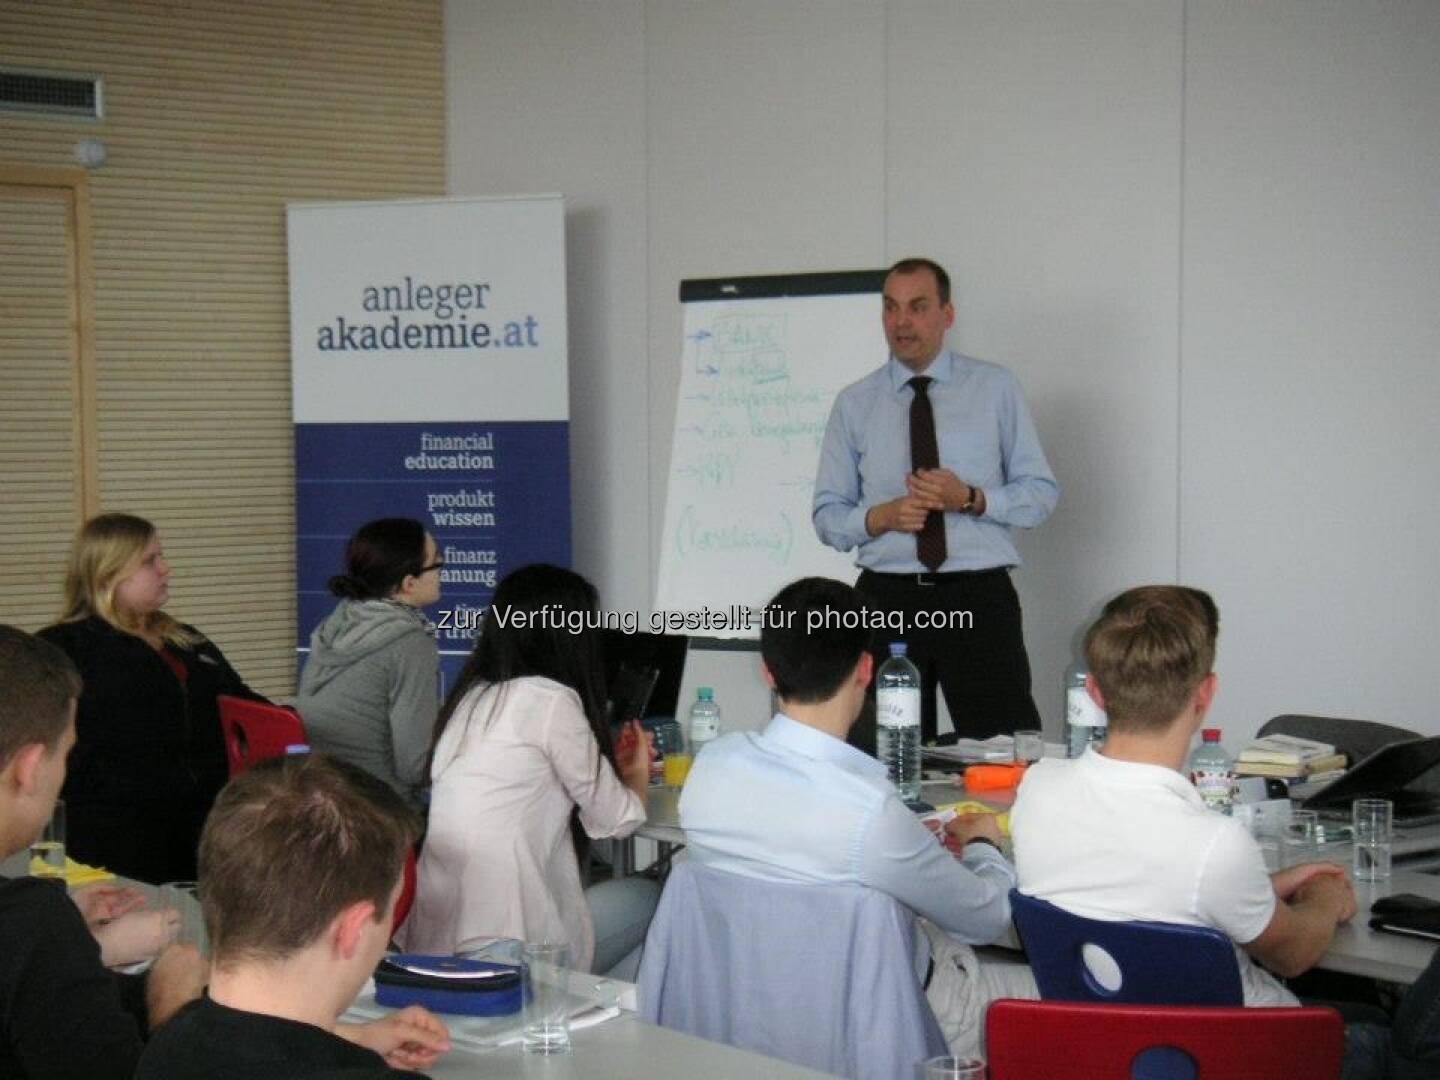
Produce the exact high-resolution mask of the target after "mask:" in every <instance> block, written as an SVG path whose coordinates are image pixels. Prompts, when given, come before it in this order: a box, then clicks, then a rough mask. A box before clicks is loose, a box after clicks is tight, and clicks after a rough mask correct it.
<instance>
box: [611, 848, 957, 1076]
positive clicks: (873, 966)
mask: <svg viewBox="0 0 1440 1080" xmlns="http://www.w3.org/2000/svg"><path fill="white" fill-rule="evenodd" d="M639 987H640V989H639V998H640V1013H641V1015H642V1016H643V1017H645V1018H646V1019H647V1020H650V1021H651V1022H653V1023H657V1024H661V1025H663V1026H665V1027H669V1028H675V1029H677V1030H679V1031H684V1032H687V1033H689V1034H691V1035H698V1036H700V1037H701V1038H705V1039H712V1040H714V1041H717V1042H723V1043H728V1044H730V1045H731V1046H739V1047H743V1048H745V1049H747V1050H754V1051H757V1052H759V1053H762V1054H767V1055H769V1056H771V1057H777V1058H783V1059H784V1060H787V1061H792V1062H795V1063H796V1064H799V1065H806V1066H809V1067H810V1068H814V1069H819V1070H821V1071H822V1072H827V1073H830V1074H832V1075H839V1076H847V1077H862V1078H867V1080H868V1078H871V1077H873V1078H875V1080H893V1078H894V1077H896V1076H909V1075H910V1074H911V1073H912V1072H913V1071H914V1068H915V1065H916V1064H917V1063H918V1062H921V1061H924V1060H925V1059H926V1058H928V1057H933V1056H935V1055H937V1054H943V1053H945V1052H946V1046H945V1039H944V1036H943V1035H942V1034H941V1032H940V1027H939V1024H938V1023H937V1022H936V1020H935V1014H934V1013H933V1012H931V1010H930V1006H929V1003H928V1002H927V1001H926V1000H925V994H924V991H923V989H922V988H921V986H920V980H919V979H918V978H917V977H916V973H915V925H914V917H913V915H912V914H911V913H910V912H909V911H908V910H907V909H906V908H905V907H904V906H903V905H902V904H900V903H899V902H898V901H896V900H895V899H894V898H893V897H891V896H888V895H886V894H884V893H881V892H877V891H875V890H873V889H866V888H862V887H860V886H851V885H801V884H791V883H787V882H771V881H762V880H758V879H754V878H750V877H742V876H740V875H738V874H732V873H728V872H726V871H723V870H716V869H713V868H711V867H706V866H701V865H699V864H697V863H695V862H694V861H686V862H683V863H678V864H676V866H675V867H674V869H673V870H672V871H671V873H670V877H669V880H668V881H667V882H666V884H665V891H664V893H663V894H662V895H661V898H660V906H659V907H658V908H657V909H656V912H655V918H654V920H653V921H652V922H651V924H650V932H649V935H648V936H647V937H646V940H645V953H644V957H643V959H642V961H641V964H640V977H639Z"/></svg>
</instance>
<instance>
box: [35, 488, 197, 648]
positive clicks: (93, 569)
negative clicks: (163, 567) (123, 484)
mask: <svg viewBox="0 0 1440 1080" xmlns="http://www.w3.org/2000/svg"><path fill="white" fill-rule="evenodd" d="M153 539H155V526H154V525H152V524H150V522H148V521H146V520H145V519H144V518H142V517H136V516H135V515H134V514H100V515H99V516H98V517H93V518H91V519H90V520H89V521H87V522H86V523H85V524H84V525H82V526H81V528H80V531H79V532H78V533H76V534H75V542H74V544H72V545H71V547H70V565H69V567H68V568H67V570H66V573H65V606H64V608H63V609H62V610H61V612H60V621H61V622H78V621H80V620H81V619H88V618H90V617H91V616H99V617H100V618H102V619H104V620H105V621H106V622H107V623H109V624H110V625H111V626H113V627H115V628H116V629H117V630H123V631H124V632H125V633H127V634H138V633H140V632H141V631H142V630H150V631H151V632H154V633H157V634H159V635H160V637H161V639H163V640H164V641H165V642H167V643H168V644H171V645H175V646H178V647H180V648H188V647H190V646H192V645H194V644H196V642H198V641H199V640H200V639H199V637H198V636H197V635H195V634H194V633H192V632H191V631H189V630H187V629H186V628H185V627H183V626H181V625H180V623H179V622H177V621H176V620H175V619H173V618H172V617H170V616H169V615H167V614H165V612H163V611H156V612H154V613H152V614H151V615H150V617H149V619H148V620H146V622H145V623H144V624H143V625H142V624H141V622H140V621H139V620H137V619H135V618H134V617H133V616H129V615H127V614H126V613H125V612H122V611H121V610H120V609H119V608H117V607H116V606H115V589H116V587H117V586H119V585H120V583H121V582H123V581H124V580H125V579H126V578H128V577H129V576H130V575H131V574H133V573H134V572H135V571H136V570H137V569H138V568H139V565H140V557H141V555H143V554H144V552H145V548H146V547H147V546H148V545H149V543H150V541H151V540H153Z"/></svg>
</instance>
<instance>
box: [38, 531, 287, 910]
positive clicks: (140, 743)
mask: <svg viewBox="0 0 1440 1080" xmlns="http://www.w3.org/2000/svg"><path fill="white" fill-rule="evenodd" d="M169 598H170V564H169V563H168V562H167V561H166V560H165V551H164V548H163V546H162V545H161V542H160V536H159V534H158V533H157V532H156V531H155V526H153V525H152V524H150V522H148V521H146V520H145V519H143V518H138V517H134V516H133V515H130V514H102V515H100V516H99V517H96V518H92V519H91V520H90V521H88V522H86V523H85V525H84V527H83V528H81V530H80V532H79V534H78V535H77V536H76V537H75V544H74V547H73V548H72V550H71V552H70V566H69V571H68V573H67V575H66V579H65V607H64V610H63V612H62V613H61V616H60V621H59V622H57V623H56V624H55V625H54V626H50V627H47V628H46V629H44V630H42V631H40V636H41V637H43V638H45V639H46V640H48V641H50V642H53V643H54V644H55V645H58V646H59V647H60V648H61V649H63V650H64V651H65V653H66V654H67V655H69V657H70V658H71V659H72V660H73V661H74V662H75V666H76V667H77V668H79V670H80V676H81V678H82V679H83V680H84V689H83V690H82V692H81V695H80V700H79V703H78V706H77V710H76V716H75V734H76V741H75V749H74V750H72V751H71V753H70V764H69V770H68V774H67V776H66V779H65V787H64V789H63V790H62V792H61V795H62V797H63V798H64V800H65V804H66V832H67V836H66V844H67V847H68V849H69V852H70V854H71V855H73V856H74V857H75V858H76V859H79V860H80V861H82V862H87V863H95V864H98V865H101V866H104V867H106V868H107V869H109V870H113V871H115V872H116V873H119V874H123V875H125V876H127V877H132V878H137V879H139V880H141V881H151V882H163V881H185V880H194V878H195V851H196V847H197V845H198V841H199V836H200V826H201V825H202V824H203V822H204V820H205V814H206V813H207V812H208V811H209V809H210V804H211V802H213V801H214V799H215V795H216V793H217V792H218V791H219V790H220V788H221V786H222V785H223V784H224V783H225V780H226V776H227V769H226V762H225V745H224V740H223V739H222V738H221V734H220V717H219V709H218V706H217V705H216V701H215V699H216V697H217V695H220V694H237V695H240V696H242V697H251V698H259V695H258V694H255V693H254V692H253V691H251V690H250V689H249V688H248V687H247V686H246V685H245V683H244V682H243V681H242V680H241V678H240V676H239V675H237V674H236V673H235V669H234V668H232V667H231V666H230V664H229V662H228V661H226V659H225V657H224V656H223V655H222V654H221V652H220V650H219V649H217V648H216V647H215V646H214V645H213V644H212V643H211V642H210V641H209V640H208V639H207V638H206V637H205V636H204V635H203V634H201V633H200V632H199V631H198V630H196V629H195V628H194V627H193V626H187V625H185V624H184V623H181V622H178V621H177V620H176V619H174V618H173V617H171V616H170V615H168V614H166V613H165V610H164V607H165V603H166V601H167V600H169ZM261 700H263V699H261Z"/></svg>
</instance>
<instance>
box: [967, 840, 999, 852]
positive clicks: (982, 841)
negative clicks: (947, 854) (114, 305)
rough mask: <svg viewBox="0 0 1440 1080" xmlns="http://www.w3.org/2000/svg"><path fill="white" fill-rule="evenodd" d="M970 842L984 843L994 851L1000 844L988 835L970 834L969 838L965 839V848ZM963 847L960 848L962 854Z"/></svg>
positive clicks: (997, 849)
mask: <svg viewBox="0 0 1440 1080" xmlns="http://www.w3.org/2000/svg"><path fill="white" fill-rule="evenodd" d="M971 844H984V845H986V846H987V847H993V848H994V849H995V850H996V851H999V850H1000V845H999V844H997V843H995V841H994V840H991V839H990V838H989V837H988V836H972V837H971V838H970V839H969V840H966V841H965V848H968V847H969V846H970V845H971ZM965 848H961V849H960V851H961V854H964V851H965Z"/></svg>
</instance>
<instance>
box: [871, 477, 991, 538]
mask: <svg viewBox="0 0 1440 1080" xmlns="http://www.w3.org/2000/svg"><path fill="white" fill-rule="evenodd" d="M905 487H906V489H907V491H906V494H904V495H901V496H900V497H899V498H898V499H891V500H890V501H889V502H883V503H880V504H878V505H876V506H872V507H871V508H870V511H869V513H867V514H866V515H865V525H866V528H867V529H868V530H869V532H870V534H871V535H872V536H878V535H880V533H882V532H905V533H918V532H919V531H920V530H921V529H923V528H924V527H925V519H926V518H927V517H928V516H929V515H930V513H931V512H932V511H935V510H939V511H940V512H941V513H946V512H950V513H956V512H959V511H960V510H961V509H963V508H964V507H967V506H969V505H971V500H972V499H974V498H975V496H976V491H975V489H974V488H972V487H971V486H970V485H969V484H967V483H965V481H964V480H961V479H960V478H959V477H958V476H956V475H955V474H954V473H953V472H951V471H950V470H949V469H916V470H915V471H914V472H910V473H907V474H906V476H905Z"/></svg>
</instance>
